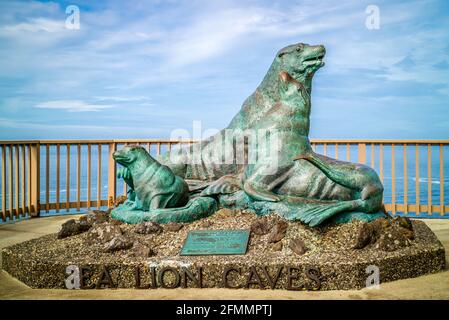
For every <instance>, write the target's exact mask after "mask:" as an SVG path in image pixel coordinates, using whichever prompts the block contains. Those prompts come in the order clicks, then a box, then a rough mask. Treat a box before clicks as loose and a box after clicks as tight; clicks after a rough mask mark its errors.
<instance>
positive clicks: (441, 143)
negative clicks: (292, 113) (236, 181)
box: [0, 139, 449, 221]
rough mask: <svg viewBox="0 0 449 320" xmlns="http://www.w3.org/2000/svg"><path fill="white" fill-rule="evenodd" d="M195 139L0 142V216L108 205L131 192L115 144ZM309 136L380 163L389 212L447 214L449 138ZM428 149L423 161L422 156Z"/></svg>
mask: <svg viewBox="0 0 449 320" xmlns="http://www.w3.org/2000/svg"><path fill="white" fill-rule="evenodd" d="M193 142H194V141H189V140H176V141H174V140H154V139H136V140H40V141H0V146H1V190H2V193H1V204H2V206H1V211H0V217H1V220H2V221H11V220H14V219H17V218H21V217H27V216H30V217H37V216H40V214H41V213H49V212H53V213H56V214H60V213H63V212H68V211H80V210H81V208H100V207H106V206H108V207H111V206H112V205H113V204H114V202H115V199H116V198H117V195H118V193H119V192H118V190H122V192H120V193H121V194H126V184H124V183H123V182H122V181H121V180H118V179H117V178H116V168H117V166H116V164H115V162H114V160H113V159H112V153H113V152H114V151H115V150H117V149H119V148H120V147H121V146H123V145H126V144H139V145H142V146H144V147H145V148H146V149H147V150H148V151H149V152H150V153H152V154H153V155H155V154H161V153H163V152H165V151H168V150H170V149H171V148H172V146H173V145H185V144H190V143H193ZM311 142H312V147H313V148H314V149H315V150H316V151H317V152H319V153H322V154H324V155H328V156H330V157H333V158H337V159H341V160H348V161H352V162H359V163H363V164H367V165H369V166H371V167H373V168H375V169H376V170H377V172H378V173H379V176H380V178H381V179H382V181H383V183H384V187H385V194H384V199H385V206H386V208H387V210H388V211H390V212H391V213H392V214H396V213H398V212H401V213H404V214H410V213H414V214H415V215H416V216H420V215H421V216H423V217H431V216H432V215H433V214H434V213H438V214H439V215H438V216H442V217H449V215H445V214H446V213H448V212H449V206H448V205H446V204H445V198H444V196H445V177H444V167H445V163H444V153H445V151H447V150H448V149H449V148H448V146H449V140H432V141H426V140H394V141H393V140H317V139H315V140H312V141H311ZM422 151H424V152H422ZM423 154H424V155H425V158H426V159H427V160H426V161H423V159H422V158H423ZM436 160H438V161H436ZM423 164H424V166H423ZM399 166H401V168H399ZM423 170H424V171H425V173H424V174H423V172H422V171H423ZM387 178H388V179H387ZM434 178H435V179H434ZM413 179H414V183H413V182H412V183H411V180H413ZM389 180H391V181H389ZM398 180H402V183H398ZM72 182H75V183H72ZM105 182H107V183H106V185H104V183H105ZM422 184H425V187H423V185H422ZM436 185H437V187H436V188H435V186H436ZM73 186H74V188H73ZM64 188H65V189H64ZM424 188H425V189H426V190H424ZM409 189H413V190H409ZM82 190H85V192H82ZM423 192H424V193H423ZM62 193H65V196H62ZM446 194H447V191H446ZM422 213H426V215H422Z"/></svg>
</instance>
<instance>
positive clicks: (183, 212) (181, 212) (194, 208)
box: [142, 197, 218, 223]
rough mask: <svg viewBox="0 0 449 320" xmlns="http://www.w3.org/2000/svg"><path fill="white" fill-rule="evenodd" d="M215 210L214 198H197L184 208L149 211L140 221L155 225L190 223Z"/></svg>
mask: <svg viewBox="0 0 449 320" xmlns="http://www.w3.org/2000/svg"><path fill="white" fill-rule="evenodd" d="M217 209H218V205H217V201H216V200H215V199H214V198H212V197H197V198H193V199H190V200H189V202H188V203H187V204H186V205H185V206H184V207H179V208H164V209H155V210H150V211H149V212H145V213H143V216H142V219H143V220H144V221H153V222H157V223H169V222H192V221H195V220H198V219H201V218H205V217H208V216H210V215H211V214H213V213H214V212H215V211H216V210H217Z"/></svg>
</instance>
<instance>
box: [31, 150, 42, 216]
mask: <svg viewBox="0 0 449 320" xmlns="http://www.w3.org/2000/svg"><path fill="white" fill-rule="evenodd" d="M30 162H31V163H30V169H31V170H30V186H31V188H30V189H31V194H30V195H29V197H30V200H31V201H30V202H31V208H30V216H31V217H39V215H40V208H39V206H40V143H35V144H30Z"/></svg>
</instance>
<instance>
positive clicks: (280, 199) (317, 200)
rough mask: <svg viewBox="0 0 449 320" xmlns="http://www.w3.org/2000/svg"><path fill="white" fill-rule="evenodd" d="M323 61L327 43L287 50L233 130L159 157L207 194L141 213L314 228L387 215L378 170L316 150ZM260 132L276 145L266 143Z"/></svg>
mask: <svg viewBox="0 0 449 320" xmlns="http://www.w3.org/2000/svg"><path fill="white" fill-rule="evenodd" d="M324 55H325V49H324V47H323V46H321V45H318V46H310V45H307V44H302V43H299V44H294V45H290V46H287V47H285V48H283V49H281V50H280V51H279V52H278V53H277V54H276V57H275V59H274V61H273V63H272V65H271V66H270V68H269V70H268V72H267V75H266V76H265V78H264V79H263V81H262V83H261V84H260V85H259V87H258V88H257V89H256V91H255V92H254V93H253V94H252V95H251V96H250V97H248V98H247V99H246V100H245V102H244V103H243V106H242V108H241V110H240V111H239V113H238V114H237V115H236V116H235V117H234V118H233V119H232V121H231V123H230V124H229V126H228V127H227V128H225V129H223V130H222V131H220V132H219V133H218V134H216V135H215V136H212V137H210V138H208V139H206V140H203V141H201V142H199V143H196V144H194V145H191V146H189V147H187V148H182V149H179V150H176V151H172V152H168V153H166V154H164V155H162V156H161V157H159V158H157V161H159V162H160V163H161V164H163V165H166V166H167V167H169V168H171V169H172V171H173V173H174V174H176V175H178V176H179V177H181V178H183V179H188V180H201V181H203V182H204V183H203V184H202V188H203V189H204V190H203V191H202V192H201V190H200V189H201V188H196V191H195V192H191V194H190V201H189V202H188V204H187V205H185V206H184V207H182V206H181V207H178V208H176V209H166V210H165V209H164V210H165V211H164V212H163V213H161V214H156V215H155V214H152V213H147V212H145V213H142V212H140V213H135V215H140V217H141V219H144V220H152V221H157V222H162V223H163V222H170V221H188V220H189V219H190V220H195V219H197V218H199V217H203V216H206V215H208V214H212V213H213V212H210V210H211V208H215V207H229V208H240V209H247V210H252V211H255V212H256V213H257V214H261V215H264V214H268V213H273V212H275V213H277V214H279V215H280V216H282V217H284V218H285V219H287V220H300V221H303V222H305V223H307V224H309V225H311V226H316V225H319V224H321V223H322V222H323V221H326V220H328V219H329V218H331V217H332V218H333V219H334V218H336V219H337V220H338V219H340V221H347V220H348V219H351V218H352V217H356V218H359V219H363V220H371V219H375V218H377V217H379V216H383V213H382V212H381V209H382V193H383V188H382V185H381V183H380V184H379V178H378V177H377V174H376V173H375V172H374V171H373V170H371V171H370V170H367V169H365V168H362V167H359V166H353V167H350V166H348V165H347V164H345V163H343V162H338V161H333V160H331V159H330V158H326V157H319V156H315V154H314V153H313V151H312V149H311V146H310V142H309V138H308V135H309V128H310V113H311V99H310V96H311V88H312V78H313V75H314V74H315V72H316V71H317V70H318V69H319V68H321V67H322V66H323V65H324V62H323V58H324ZM261 131H262V132H265V133H266V132H268V133H269V138H270V139H271V140H272V142H270V143H260V141H259V140H258V139H259V135H260V132H261ZM270 139H268V140H270ZM255 141H256V143H255ZM242 155H243V156H242ZM254 155H255V156H254ZM343 176H344V177H343ZM198 192H200V193H199V194H198ZM170 210H173V211H172V212H171V213H170ZM122 220H124V221H127V220H130V219H127V218H126V219H122ZM131 220H132V219H131Z"/></svg>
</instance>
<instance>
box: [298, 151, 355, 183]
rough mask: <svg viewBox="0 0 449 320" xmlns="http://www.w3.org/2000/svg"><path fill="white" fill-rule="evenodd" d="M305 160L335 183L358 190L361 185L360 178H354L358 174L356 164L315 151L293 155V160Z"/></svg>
mask: <svg viewBox="0 0 449 320" xmlns="http://www.w3.org/2000/svg"><path fill="white" fill-rule="evenodd" d="M301 159H303V160H306V161H308V162H310V163H311V164H313V165H314V166H315V167H317V168H318V169H320V170H321V171H322V172H323V173H324V174H325V175H326V176H327V177H328V178H329V179H331V180H332V181H334V182H335V183H337V184H339V185H342V186H344V187H346V188H349V189H352V190H358V191H360V190H361V189H362V188H363V185H362V183H361V182H360V181H358V180H360V179H354V176H356V175H358V172H357V171H356V166H357V165H356V164H353V163H350V162H346V161H339V160H336V159H332V158H329V157H326V156H323V155H320V154H317V153H315V152H310V153H307V154H302V155H299V156H297V157H295V158H294V159H293V160H301Z"/></svg>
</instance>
